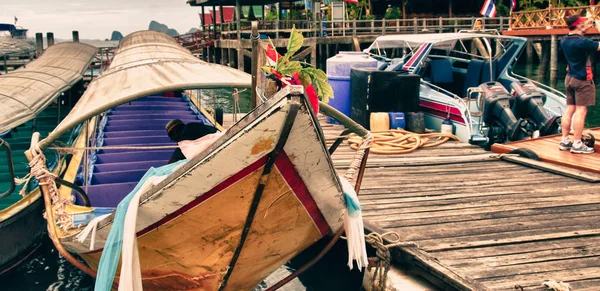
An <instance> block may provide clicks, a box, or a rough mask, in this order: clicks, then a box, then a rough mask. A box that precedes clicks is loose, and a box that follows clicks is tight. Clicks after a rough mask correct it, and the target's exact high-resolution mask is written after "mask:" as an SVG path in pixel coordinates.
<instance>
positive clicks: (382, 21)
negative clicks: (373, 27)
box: [381, 18, 385, 35]
mask: <svg viewBox="0 0 600 291" xmlns="http://www.w3.org/2000/svg"><path fill="white" fill-rule="evenodd" d="M381 35H385V18H383V19H382V20H381Z"/></svg>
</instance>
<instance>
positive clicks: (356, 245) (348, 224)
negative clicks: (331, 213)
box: [339, 176, 369, 270]
mask: <svg viewBox="0 0 600 291" xmlns="http://www.w3.org/2000/svg"><path fill="white" fill-rule="evenodd" d="M339 178H340V183H341V184H342V191H343V192H344V200H345V201H346V215H345V216H344V230H345V231H346V241H347V242H348V267H349V268H350V270H352V267H353V266H354V264H353V262H352V261H356V264H357V265H358V269H359V270H362V269H363V268H366V267H367V266H368V265H369V262H368V259H367V246H366V243H365V228H364V226H363V219H362V211H361V208H360V202H359V201H358V195H357V194H356V191H354V187H353V186H352V185H351V184H350V182H348V180H346V179H345V178H344V177H343V176H339Z"/></svg>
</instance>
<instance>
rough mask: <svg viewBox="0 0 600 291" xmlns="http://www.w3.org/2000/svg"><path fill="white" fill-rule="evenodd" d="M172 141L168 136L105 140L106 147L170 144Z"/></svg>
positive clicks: (110, 138)
mask: <svg viewBox="0 0 600 291" xmlns="http://www.w3.org/2000/svg"><path fill="white" fill-rule="evenodd" d="M169 142H171V139H170V138H169V137H168V136H167V134H166V133H165V134H162V135H155V136H152V135H150V136H131V137H109V138H106V137H105V138H104V145H105V146H120V145H133V144H139V145H143V144H147V145H154V144H157V143H169Z"/></svg>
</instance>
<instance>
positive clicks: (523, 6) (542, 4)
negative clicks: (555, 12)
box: [517, 0, 590, 10]
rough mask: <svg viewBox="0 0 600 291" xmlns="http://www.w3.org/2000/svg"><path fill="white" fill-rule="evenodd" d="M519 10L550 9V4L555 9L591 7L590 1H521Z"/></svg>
mask: <svg viewBox="0 0 600 291" xmlns="http://www.w3.org/2000/svg"><path fill="white" fill-rule="evenodd" d="M517 3H518V5H519V10H538V9H545V8H548V6H549V5H550V4H552V6H554V7H573V6H585V5H589V4H590V1H589V0H560V1H559V0H521V1H517Z"/></svg>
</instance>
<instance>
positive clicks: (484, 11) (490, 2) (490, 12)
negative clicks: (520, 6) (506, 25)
mask: <svg viewBox="0 0 600 291" xmlns="http://www.w3.org/2000/svg"><path fill="white" fill-rule="evenodd" d="M511 1H514V0H511ZM479 13H481V15H483V16H485V17H491V18H494V17H496V4H494V0H485V3H483V7H481V11H479Z"/></svg>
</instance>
